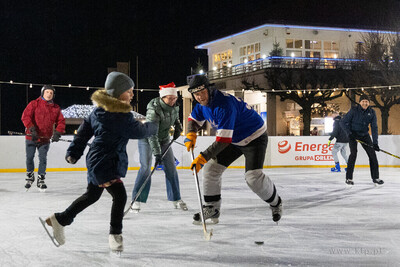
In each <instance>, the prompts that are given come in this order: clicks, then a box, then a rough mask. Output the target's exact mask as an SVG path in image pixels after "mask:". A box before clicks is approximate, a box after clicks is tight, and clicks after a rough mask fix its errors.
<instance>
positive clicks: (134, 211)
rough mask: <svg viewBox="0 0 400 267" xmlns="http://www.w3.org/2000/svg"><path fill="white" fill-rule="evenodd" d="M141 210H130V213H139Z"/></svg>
mask: <svg viewBox="0 0 400 267" xmlns="http://www.w3.org/2000/svg"><path fill="white" fill-rule="evenodd" d="M139 211H140V210H136V209H129V213H139Z"/></svg>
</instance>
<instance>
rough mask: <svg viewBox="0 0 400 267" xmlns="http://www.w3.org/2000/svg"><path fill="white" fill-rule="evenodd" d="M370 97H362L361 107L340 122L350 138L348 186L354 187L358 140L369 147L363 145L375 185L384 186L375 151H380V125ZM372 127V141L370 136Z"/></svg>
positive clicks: (356, 107)
mask: <svg viewBox="0 0 400 267" xmlns="http://www.w3.org/2000/svg"><path fill="white" fill-rule="evenodd" d="M369 104H370V103H369V97H368V96H367V95H361V97H360V100H359V105H357V106H355V107H352V108H351V109H350V111H349V112H348V113H347V114H346V116H345V117H344V118H343V119H342V120H340V126H341V127H342V128H343V129H344V130H345V131H346V133H347V135H348V136H349V146H350V156H349V160H348V163H347V171H346V184H348V185H354V182H353V172H354V165H355V162H356V158H357V140H360V141H363V142H364V143H366V144H367V145H364V144H361V146H362V147H363V148H364V150H365V152H367V155H368V158H369V166H370V172H371V178H372V181H373V183H374V184H376V185H382V184H383V183H384V182H383V180H381V179H379V164H378V159H377V158H376V153H375V151H379V150H380V149H379V145H378V125H377V122H376V113H375V110H373V109H372V108H371V107H370V106H369ZM369 126H370V127H371V133H372V140H371V137H370V135H369V132H368V131H369Z"/></svg>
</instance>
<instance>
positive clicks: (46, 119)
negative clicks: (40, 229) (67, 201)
mask: <svg viewBox="0 0 400 267" xmlns="http://www.w3.org/2000/svg"><path fill="white" fill-rule="evenodd" d="M55 92H56V90H55V88H54V87H53V86H52V85H44V86H43V87H42V90H41V95H40V97H38V98H37V99H35V100H33V101H31V102H29V104H28V105H27V106H26V108H25V110H24V112H23V113H22V117H21V120H22V123H23V124H24V126H25V133H26V137H25V151H26V176H27V177H26V179H25V180H26V184H25V188H26V189H27V190H28V189H29V188H30V187H31V185H32V183H33V182H34V181H35V174H34V170H35V164H34V157H35V153H36V150H37V151H38V154H39V155H38V156H39V167H38V179H37V187H38V189H39V190H40V191H45V190H46V188H47V185H46V183H45V178H46V168H47V152H48V151H49V149H50V141H52V142H58V141H59V140H60V137H61V135H62V134H64V132H65V119H64V116H63V115H62V113H61V109H60V106H59V105H57V104H56V103H54V97H55Z"/></svg>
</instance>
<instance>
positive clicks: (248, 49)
mask: <svg viewBox="0 0 400 267" xmlns="http://www.w3.org/2000/svg"><path fill="white" fill-rule="evenodd" d="M260 50H261V46H260V43H255V44H248V45H245V46H242V47H240V49H239V53H240V63H244V62H249V61H252V60H255V59H259V58H261V53H260Z"/></svg>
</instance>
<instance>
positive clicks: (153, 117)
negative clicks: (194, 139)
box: [146, 97, 182, 155]
mask: <svg viewBox="0 0 400 267" xmlns="http://www.w3.org/2000/svg"><path fill="white" fill-rule="evenodd" d="M146 120H147V121H151V122H154V123H156V124H157V125H158V134H156V135H152V136H150V137H149V138H148V141H149V144H150V147H151V150H152V152H153V155H157V154H161V146H160V144H164V143H166V142H169V141H170V137H169V131H170V129H171V126H174V128H175V131H179V132H182V124H181V122H180V121H179V107H178V106H177V105H175V106H173V107H171V106H168V105H167V104H165V103H164V101H162V99H161V98H160V97H157V98H153V99H152V100H151V101H150V102H149V104H147V112H146Z"/></svg>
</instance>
